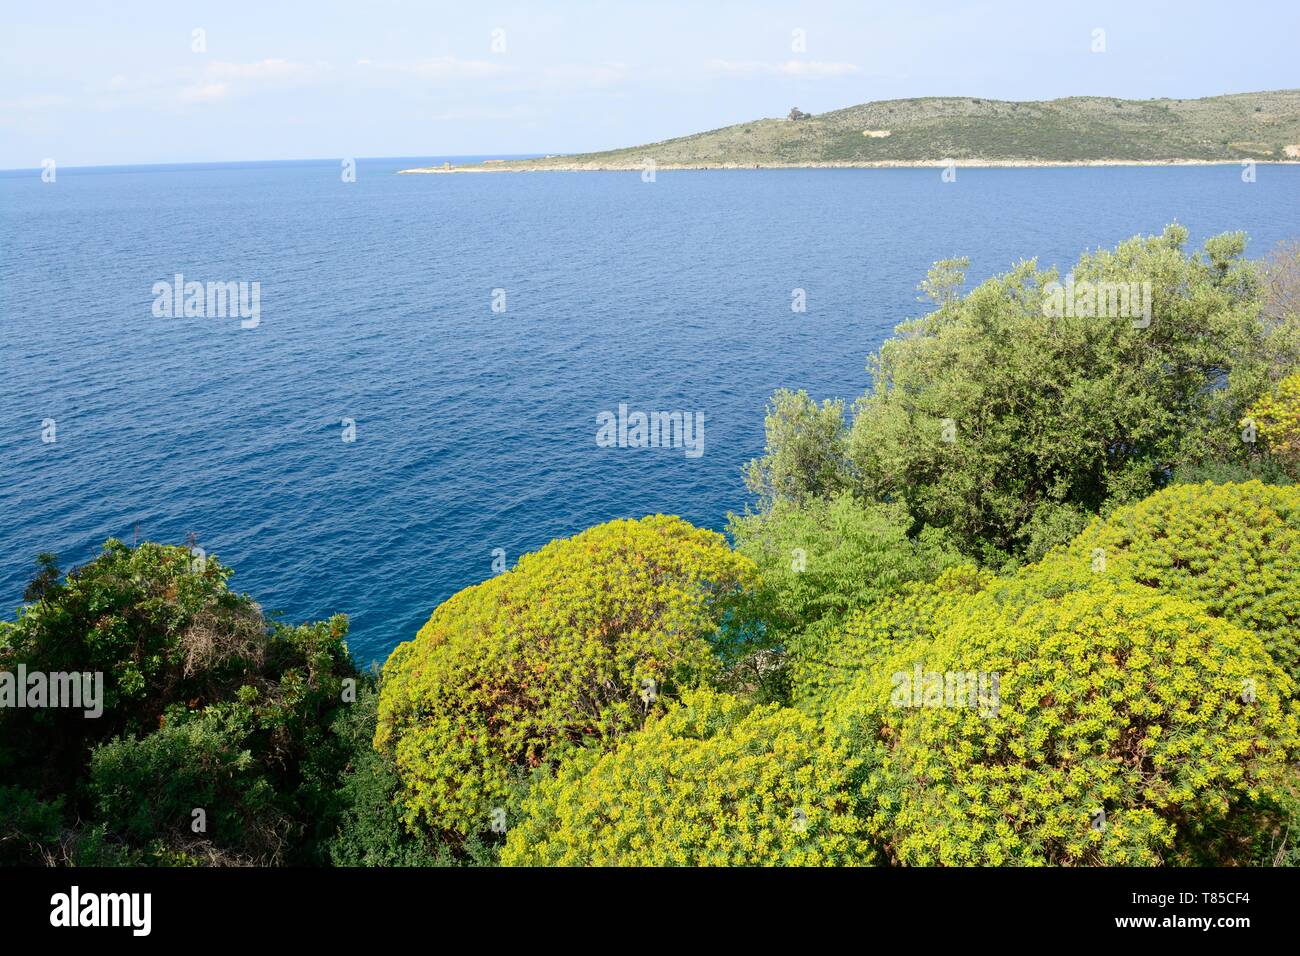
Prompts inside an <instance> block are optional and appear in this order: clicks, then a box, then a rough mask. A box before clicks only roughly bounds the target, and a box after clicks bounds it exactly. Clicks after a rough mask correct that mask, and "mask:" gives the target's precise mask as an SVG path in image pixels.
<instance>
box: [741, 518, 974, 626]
mask: <svg viewBox="0 0 1300 956" xmlns="http://www.w3.org/2000/svg"><path fill="white" fill-rule="evenodd" d="M910 524H911V519H910V518H908V516H907V512H906V511H905V510H904V509H903V508H901V507H900V506H897V505H871V506H866V507H864V506H862V505H861V504H859V503H857V502H855V501H854V500H853V498H852V496H851V495H849V494H847V493H845V494H840V495H838V496H836V497H835V498H833V499H817V498H811V499H809V500H807V501H806V502H805V503H803V504H794V503H793V502H789V501H778V502H775V503H773V505H772V506H771V508H769V509H768V510H766V511H762V512H759V513H756V514H749V515H745V516H744V517H739V516H737V515H732V516H731V522H730V531H731V534H732V536H733V538H734V539H735V542H736V550H737V551H739V552H740V553H741V554H743V555H745V556H746V557H748V558H750V559H752V560H753V561H754V563H755V565H756V566H757V567H758V570H759V576H760V584H759V585H758V586H757V588H756V591H755V595H754V598H755V611H754V614H755V616H757V617H760V618H761V619H762V620H763V622H764V624H765V628H766V631H767V634H766V637H767V643H768V644H769V645H773V646H781V645H782V644H784V642H785V641H786V640H787V639H789V638H790V637H791V636H793V635H795V634H798V633H799V632H801V631H802V630H804V629H805V628H807V627H809V626H810V625H813V624H816V623H817V622H818V621H821V620H822V619H823V618H831V619H839V618H842V617H843V616H844V615H846V614H848V613H849V612H850V611H852V610H854V609H856V608H859V607H862V606H864V605H867V604H871V603H872V602H874V601H876V600H879V599H880V598H881V597H884V596H885V595H887V594H890V593H891V592H893V591H896V590H897V589H898V588H900V587H902V586H903V585H904V584H906V583H907V582H909V581H926V580H931V579H933V578H934V577H935V576H936V575H937V574H939V573H940V572H941V571H943V570H944V569H945V568H947V567H950V566H952V565H954V564H957V563H959V562H960V561H961V558H960V556H959V555H958V554H957V552H956V551H955V550H954V549H952V548H951V547H949V546H948V545H947V542H946V540H945V538H944V536H943V535H942V534H941V533H939V532H936V531H934V530H933V529H927V530H925V531H923V532H922V533H921V534H920V535H918V536H917V537H914V538H913V537H909V536H908V528H909V526H910Z"/></svg>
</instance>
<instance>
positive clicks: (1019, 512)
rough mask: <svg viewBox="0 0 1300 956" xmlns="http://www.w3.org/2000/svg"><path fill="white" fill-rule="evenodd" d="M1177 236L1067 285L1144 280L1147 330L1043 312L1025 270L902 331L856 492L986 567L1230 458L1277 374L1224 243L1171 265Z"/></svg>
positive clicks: (883, 364) (1046, 278) (877, 402)
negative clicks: (891, 507)
mask: <svg viewBox="0 0 1300 956" xmlns="http://www.w3.org/2000/svg"><path fill="white" fill-rule="evenodd" d="M1186 236H1187V233H1186V230H1184V229H1182V228H1181V227H1173V226H1171V227H1170V228H1168V229H1166V230H1165V232H1164V234H1163V235H1162V236H1159V237H1149V238H1145V239H1142V238H1137V239H1132V240H1129V241H1127V242H1124V243H1121V244H1120V245H1119V246H1118V247H1117V248H1116V249H1115V250H1114V251H1109V252H1108V251H1099V252H1097V253H1095V254H1088V255H1084V256H1083V257H1082V258H1081V259H1080V260H1079V262H1078V263H1077V264H1076V266H1075V267H1074V269H1073V275H1074V278H1075V281H1076V283H1082V282H1083V281H1085V280H1087V281H1090V282H1094V283H1099V282H1124V283H1129V282H1137V283H1142V282H1149V283H1150V284H1151V303H1152V309H1151V311H1152V321H1151V323H1150V325H1149V326H1146V327H1142V319H1141V318H1140V317H1136V318H1133V319H1130V318H1127V317H1122V318H1112V317H1107V316H1105V315H1097V316H1096V317H1092V316H1088V315H1083V316H1079V315H1074V316H1067V315H1060V316H1055V317H1053V316H1049V315H1047V314H1045V304H1046V303H1047V301H1048V300H1047V287H1048V284H1049V283H1051V282H1054V281H1057V280H1058V276H1057V274H1056V272H1055V271H1046V272H1044V271H1040V270H1038V269H1037V268H1036V267H1035V265H1034V264H1033V263H1032V262H1026V263H1022V264H1021V265H1019V266H1018V267H1016V268H1015V269H1014V270H1012V271H1011V272H1010V273H1008V274H1006V275H1003V276H999V277H996V278H994V279H990V280H989V281H987V282H985V283H983V284H982V285H980V286H979V287H978V288H976V289H974V290H973V291H972V292H971V293H970V294H968V295H967V296H965V297H964V298H962V299H960V300H954V301H952V302H950V303H949V304H948V305H946V306H943V307H941V308H940V309H939V310H938V311H936V312H934V313H932V314H930V315H928V316H926V317H924V318H921V319H917V320H915V321H912V322H908V323H905V324H903V325H902V326H900V327H899V330H898V331H899V335H898V336H897V337H896V338H894V339H891V340H889V341H888V342H886V343H885V344H884V346H883V347H882V348H881V350H880V353H879V355H878V356H877V357H876V358H875V359H874V360H873V363H872V374H873V379H874V384H873V388H872V390H871V391H870V392H868V393H867V394H866V395H865V396H864V397H863V398H862V399H860V400H859V402H858V403H857V405H856V414H855V418H854V421H853V425H852V428H851V431H850V434H849V437H848V450H849V455H850V457H851V459H852V462H853V472H854V475H855V479H856V481H857V490H858V494H859V495H860V496H861V497H863V498H865V499H867V500H898V501H903V502H905V503H906V505H907V507H908V510H909V512H910V514H911V516H912V518H913V520H914V521H916V522H918V523H924V524H928V525H933V526H939V527H946V528H949V529H950V530H951V532H952V533H953V535H954V536H955V538H956V540H957V541H958V543H959V544H960V545H961V547H962V548H963V549H964V551H965V552H966V553H968V554H971V555H973V556H975V557H978V558H981V559H983V560H986V561H991V562H994V563H998V562H1001V561H1003V560H1004V559H1005V557H1006V556H1027V557H1029V558H1030V559H1033V558H1036V557H1038V556H1040V555H1041V554H1043V553H1045V552H1046V551H1047V550H1048V549H1049V548H1050V547H1052V546H1054V545H1056V544H1061V543H1064V542H1065V541H1067V540H1069V539H1070V538H1071V537H1072V536H1073V535H1074V534H1076V533H1077V532H1078V531H1079V530H1080V529H1081V528H1082V526H1083V524H1084V523H1085V522H1086V519H1087V516H1088V515H1091V514H1096V513H1098V512H1099V511H1101V510H1103V509H1104V508H1110V507H1114V506H1115V505H1116V504H1122V503H1125V502H1128V501H1133V500H1137V499H1139V498H1141V497H1143V496H1144V495H1146V494H1149V493H1150V492H1151V491H1153V490H1155V489H1157V488H1158V487H1160V486H1161V485H1162V484H1164V483H1165V482H1166V481H1167V479H1168V475H1169V472H1170V470H1171V469H1172V468H1174V467H1176V466H1177V465H1179V464H1181V463H1185V462H1193V461H1203V460H1231V459H1234V458H1244V457H1245V455H1246V449H1245V448H1244V447H1243V443H1242V442H1241V441H1240V438H1239V436H1238V435H1237V431H1238V426H1237V422H1238V420H1239V419H1240V417H1241V414H1242V413H1243V412H1244V410H1245V408H1246V407H1247V406H1248V405H1249V403H1250V402H1251V401H1253V399H1254V398H1255V397H1256V396H1257V395H1258V393H1259V390H1260V388H1262V387H1263V384H1264V382H1265V381H1266V378H1267V374H1268V368H1270V367H1271V365H1272V363H1273V362H1275V361H1276V360H1277V356H1276V355H1274V354H1272V352H1271V351H1270V348H1271V346H1270V344H1269V343H1270V342H1271V341H1272V340H1271V339H1269V338H1268V336H1266V334H1265V330H1264V328H1263V326H1262V324H1261V322H1260V320H1259V314H1258V313H1259V303H1258V281H1257V277H1256V272H1255V269H1254V268H1253V267H1252V266H1250V265H1249V264H1248V263H1247V262H1246V261H1245V260H1243V259H1241V257H1240V256H1241V252H1242V250H1243V248H1244V238H1243V237H1242V236H1241V235H1240V234H1229V235H1225V236H1220V237H1217V238H1215V239H1211V240H1209V241H1208V242H1207V243H1206V245H1205V248H1204V250H1203V252H1202V253H1201V254H1199V255H1186V254H1184V252H1183V249H1182V247H1183V244H1184V242H1185V240H1186ZM1048 311H1050V310H1048ZM1076 311H1083V312H1087V311H1089V310H1087V309H1080V310H1076ZM1093 311H1096V312H1098V313H1104V312H1105V310H1104V309H1095V310H1093ZM837 440H838V439H837ZM836 447H838V446H836ZM780 454H781V449H780V448H779V447H778V448H776V449H775V450H774V451H773V452H772V453H771V454H770V457H776V456H778V455H780Z"/></svg>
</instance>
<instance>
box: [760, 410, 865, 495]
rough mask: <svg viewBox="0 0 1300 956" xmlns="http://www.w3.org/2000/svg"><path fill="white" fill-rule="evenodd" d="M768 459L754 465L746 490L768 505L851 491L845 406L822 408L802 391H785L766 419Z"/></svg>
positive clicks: (764, 420) (766, 456)
mask: <svg viewBox="0 0 1300 956" xmlns="http://www.w3.org/2000/svg"><path fill="white" fill-rule="evenodd" d="M763 428H764V431H765V432H766V435H767V446H766V454H765V455H764V457H763V458H761V459H755V460H754V461H751V462H750V463H749V466H748V467H747V468H746V470H745V484H746V485H747V486H748V487H749V490H750V491H752V492H753V493H754V494H756V495H758V496H759V498H760V499H761V500H762V501H763V502H764V503H765V504H766V503H770V502H775V501H788V502H792V503H794V504H798V503H800V502H802V501H806V500H807V499H808V498H816V497H830V496H832V495H834V494H836V493H837V492H839V491H841V490H843V489H845V488H848V487H850V480H849V461H848V454H847V450H846V448H845V445H844V403H843V402H838V401H830V400H829V399H828V400H826V401H824V402H822V404H821V406H820V407H819V406H818V405H817V402H816V401H814V400H813V399H812V398H810V397H809V396H808V393H807V392H805V391H803V390H802V389H800V390H799V391H798V392H792V391H790V390H789V389H781V390H780V391H778V392H777V393H776V394H775V395H773V396H772V398H771V401H769V402H768V407H767V415H766V416H765V418H764V419H763Z"/></svg>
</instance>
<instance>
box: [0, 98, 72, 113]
mask: <svg viewBox="0 0 1300 956" xmlns="http://www.w3.org/2000/svg"><path fill="white" fill-rule="evenodd" d="M71 102H72V101H71V100H70V99H68V98H67V97H66V96H56V95H54V94H49V93H38V94H36V95H34V96H18V97H15V98H14V99H11V100H0V111H4V112H9V113H36V112H40V111H41V110H50V109H55V108H57V107H60V106H67V105H68V104H69V103H71Z"/></svg>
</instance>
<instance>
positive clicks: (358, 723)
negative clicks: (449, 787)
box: [328, 686, 493, 866]
mask: <svg viewBox="0 0 1300 956" xmlns="http://www.w3.org/2000/svg"><path fill="white" fill-rule="evenodd" d="M378 703H379V692H378V691H377V690H376V689H375V688H374V687H372V686H366V687H364V688H363V689H362V690H361V692H360V693H359V694H358V696H357V702H356V704H355V705H354V706H352V707H349V708H347V709H346V710H344V711H343V712H342V713H340V714H339V716H338V717H337V718H335V722H334V728H333V730H334V733H335V734H336V735H338V736H339V738H340V739H342V740H343V741H345V743H346V745H347V748H348V752H349V761H348V765H347V768H346V770H345V771H344V773H343V775H342V777H341V779H340V781H339V790H338V799H339V803H340V810H339V813H338V830H337V832H336V834H335V836H334V838H333V839H332V840H331V841H330V843H329V847H328V853H329V859H330V862H331V863H333V864H334V865H335V866H452V865H455V864H457V863H459V862H461V857H460V856H458V855H457V854H456V853H454V852H453V849H452V848H451V847H450V846H448V845H447V844H445V843H443V842H440V841H438V840H435V839H434V838H432V837H431V836H430V835H429V834H427V833H425V832H423V831H420V830H412V829H410V828H408V827H407V826H406V825H405V824H404V823H403V822H402V809H401V800H400V792H401V779H400V778H399V777H398V775H397V770H396V768H395V767H393V765H392V763H391V761H389V760H388V759H386V758H385V757H384V756H382V755H381V754H380V753H379V752H378V751H376V750H375V748H374V746H373V745H372V741H373V740H374V736H375V721H376V715H377V712H378ZM467 855H468V856H469V858H470V859H472V860H474V861H475V862H490V861H491V860H492V859H493V856H492V851H491V850H490V849H488V848H487V847H484V846H482V845H481V844H480V845H473V846H471V847H469V848H468V851H467Z"/></svg>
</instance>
